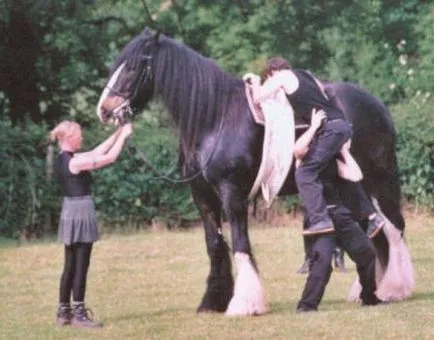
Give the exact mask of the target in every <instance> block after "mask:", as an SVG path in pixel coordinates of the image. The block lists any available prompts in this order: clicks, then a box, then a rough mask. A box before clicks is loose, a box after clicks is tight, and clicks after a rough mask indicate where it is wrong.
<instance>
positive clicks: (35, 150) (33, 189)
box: [0, 121, 59, 238]
mask: <svg viewBox="0 0 434 340" xmlns="http://www.w3.org/2000/svg"><path fill="white" fill-rule="evenodd" d="M46 131H47V129H46V128H45V127H44V126H37V125H34V124H31V123H27V125H26V128H25V129H24V128H20V127H16V128H13V127H12V126H11V125H10V123H7V122H1V121H0V136H1V137H0V139H1V142H0V155H1V158H2V161H1V163H0V202H1V203H0V215H1V216H2V219H1V220H0V235H3V236H6V237H11V238H17V237H19V236H21V235H23V234H24V235H25V236H26V237H38V236H41V235H42V233H44V232H50V231H51V230H52V229H51V222H50V221H52V220H55V216H53V215H52V212H53V211H55V209H57V207H58V206H59V199H58V198H57V197H56V195H55V193H56V186H55V184H54V183H52V182H50V181H49V180H48V178H47V177H48V176H49V175H48V174H47V172H46V161H45V157H46V152H47V147H48V144H47V143H45V141H46V140H47V132H46ZM47 223H49V224H50V225H47Z"/></svg>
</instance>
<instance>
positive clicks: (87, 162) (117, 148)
mask: <svg viewBox="0 0 434 340" xmlns="http://www.w3.org/2000/svg"><path fill="white" fill-rule="evenodd" d="M131 134H132V125H131V124H125V125H124V126H123V127H122V128H120V131H119V135H118V136H117V138H116V139H115V140H114V144H113V145H112V146H111V147H110V149H108V150H107V151H106V152H105V153H102V154H99V153H88V152H86V153H78V154H75V155H74V157H73V158H72V159H71V161H70V163H69V170H70V171H71V172H72V173H73V174H78V173H79V172H80V171H84V170H94V169H99V168H103V167H105V166H107V165H109V164H112V163H113V162H114V161H115V160H116V159H117V158H118V156H119V154H120V153H121V150H122V147H123V146H124V143H125V140H126V139H127V138H128V137H129V136H130V135H131ZM109 139H110V138H109Z"/></svg>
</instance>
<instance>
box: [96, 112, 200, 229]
mask: <svg viewBox="0 0 434 340" xmlns="http://www.w3.org/2000/svg"><path fill="white" fill-rule="evenodd" d="M140 118H141V117H137V119H136V120H135V125H134V135H133V137H132V140H130V141H129V142H128V143H127V146H126V148H125V151H124V152H122V154H121V156H120V158H119V160H118V161H117V162H116V163H115V164H113V165H112V166H109V167H107V168H103V169H100V170H98V171H95V172H94V197H95V203H96V207H97V211H98V213H99V215H100V218H101V219H102V220H104V221H105V222H108V224H112V225H119V224H128V225H135V226H143V225H145V226H146V225H147V224H149V223H151V221H152V220H153V219H154V218H156V217H158V218H159V219H161V220H164V221H165V222H166V223H167V225H168V226H170V227H177V226H180V225H182V224H183V222H187V221H190V220H194V219H197V218H198V213H197V209H196V207H195V206H194V204H193V201H192V198H191V195H190V189H189V187H188V185H187V184H173V183H170V182H168V181H166V180H164V179H162V178H159V174H157V173H155V172H154V171H153V170H151V169H150V168H149V167H148V166H147V165H146V164H145V161H144V160H143V158H142V157H145V158H146V159H147V161H148V162H149V164H151V165H152V166H153V167H154V168H155V169H156V170H157V171H158V172H160V173H164V174H165V173H168V172H170V174H169V175H168V177H170V178H173V179H180V173H179V170H178V166H177V157H178V156H177V145H176V139H175V138H174V137H173V133H172V132H171V131H170V129H168V128H165V127H157V126H156V123H155V122H151V123H150V122H149V121H146V120H143V119H140ZM96 129H98V127H97V128H96ZM94 135H95V134H94ZM101 140H103V139H102V138H101V137H99V141H101ZM172 170H173V171H172Z"/></svg>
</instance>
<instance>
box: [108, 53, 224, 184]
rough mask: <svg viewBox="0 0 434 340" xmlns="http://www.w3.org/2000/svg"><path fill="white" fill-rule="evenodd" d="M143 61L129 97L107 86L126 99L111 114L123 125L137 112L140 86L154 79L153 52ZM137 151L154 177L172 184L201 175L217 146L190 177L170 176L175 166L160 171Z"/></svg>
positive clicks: (221, 124)
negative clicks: (133, 103)
mask: <svg viewBox="0 0 434 340" xmlns="http://www.w3.org/2000/svg"><path fill="white" fill-rule="evenodd" d="M141 58H142V61H143V62H144V63H145V65H143V67H142V68H141V72H140V74H139V76H138V77H137V78H136V79H135V81H134V83H133V89H134V91H133V92H132V94H131V95H130V96H129V97H127V96H125V95H124V94H123V93H120V92H119V91H117V90H114V89H113V88H112V87H111V86H109V85H108V84H107V85H106V86H105V87H106V88H107V89H109V90H110V91H111V92H112V93H114V94H115V95H116V96H119V97H121V98H123V99H124V101H123V102H122V103H121V104H120V105H119V106H117V107H116V108H114V109H113V110H112V111H111V115H112V116H113V117H114V118H115V119H117V120H118V122H119V123H120V124H121V125H123V124H125V123H128V122H130V121H131V119H132V117H133V116H134V114H135V112H134V110H133V108H132V107H131V101H132V100H133V99H134V98H136V96H137V94H138V91H139V89H140V86H142V84H146V82H148V81H150V80H152V79H153V74H152V67H151V63H152V60H153V55H152V53H151V54H150V55H143V56H142V57H141ZM223 125H224V119H222V120H221V121H220V126H219V130H218V135H219V136H221V131H222V129H223ZM219 143H220V138H219ZM134 149H135V151H136V153H137V154H138V155H139V157H140V158H141V159H142V160H143V162H144V163H145V165H146V166H147V167H148V168H150V169H151V170H152V171H153V172H154V173H155V174H157V177H154V178H153V179H164V180H166V181H168V182H170V183H172V184H180V183H188V182H191V181H192V180H194V179H196V178H197V177H198V176H200V175H201V174H202V173H203V171H204V170H205V169H207V168H208V166H209V164H210V162H211V159H212V158H213V156H214V153H215V151H216V149H217V147H215V148H214V149H213V151H212V152H211V153H210V155H209V157H208V160H207V161H206V163H205V165H204V166H203V167H202V168H201V169H199V170H198V171H197V172H195V173H194V174H193V175H191V176H189V177H184V178H181V179H174V178H170V177H169V176H170V175H171V174H172V173H173V172H174V170H175V169H174V168H173V169H172V170H170V171H168V172H167V173H162V172H160V171H158V170H157V169H156V168H155V166H153V165H152V164H151V163H150V162H149V161H148V160H147V158H146V157H145V155H144V154H143V152H141V151H140V150H139V149H138V148H137V147H135V148H134Z"/></svg>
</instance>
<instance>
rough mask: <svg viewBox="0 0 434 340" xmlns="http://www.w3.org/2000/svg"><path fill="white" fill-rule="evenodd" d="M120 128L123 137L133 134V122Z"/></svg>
mask: <svg viewBox="0 0 434 340" xmlns="http://www.w3.org/2000/svg"><path fill="white" fill-rule="evenodd" d="M121 129H122V132H121V133H122V136H123V137H124V138H128V137H130V136H131V135H132V134H133V124H131V123H127V124H125V125H122V127H121Z"/></svg>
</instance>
